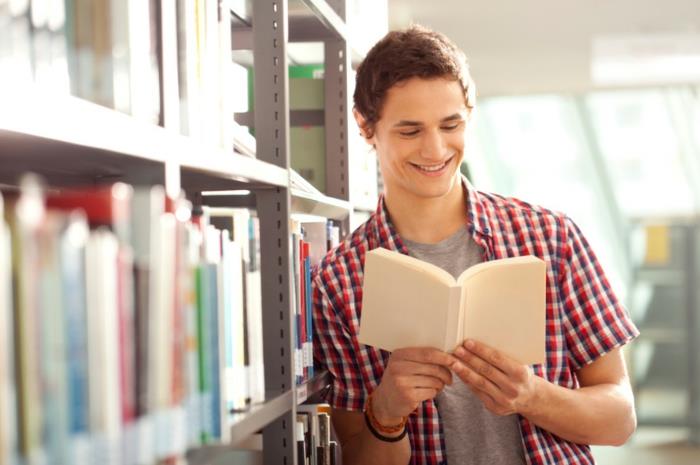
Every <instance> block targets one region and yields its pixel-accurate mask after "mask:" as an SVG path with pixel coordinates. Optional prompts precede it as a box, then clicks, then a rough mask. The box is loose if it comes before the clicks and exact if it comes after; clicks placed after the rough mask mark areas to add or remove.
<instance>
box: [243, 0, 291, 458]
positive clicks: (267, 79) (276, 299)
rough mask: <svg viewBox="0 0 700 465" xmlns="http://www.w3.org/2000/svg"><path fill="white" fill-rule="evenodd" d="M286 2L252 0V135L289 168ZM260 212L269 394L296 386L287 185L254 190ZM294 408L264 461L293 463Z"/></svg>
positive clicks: (272, 427)
mask: <svg viewBox="0 0 700 465" xmlns="http://www.w3.org/2000/svg"><path fill="white" fill-rule="evenodd" d="M287 29H288V21H287V1H286V0H256V1H255V2H253V51H254V57H255V58H254V59H255V63H254V65H255V135H256V140H257V156H258V158H259V159H261V160H264V161H266V162H269V163H272V164H274V165H277V166H280V167H283V168H288V167H289V134H288V128H289V83H288V76H287V52H286V45H287V38H288V31H287ZM257 208H258V213H259V216H260V241H261V266H262V293H263V294H262V304H263V328H264V331H263V339H264V356H265V391H266V396H267V398H271V397H274V396H277V395H280V394H282V393H283V392H285V391H289V390H290V389H293V388H294V382H293V380H294V378H293V372H292V367H293V364H292V344H293V342H292V319H291V314H292V312H291V307H290V298H289V296H290V276H289V273H290V263H289V261H290V256H291V254H290V248H289V221H288V218H289V211H290V198H289V189H288V188H286V187H279V188H275V189H272V190H261V191H259V192H258V193H257ZM294 418H295V409H294V408H293V407H292V408H291V410H289V411H287V412H285V413H283V414H282V415H281V416H280V417H279V418H278V419H277V420H276V421H274V422H272V423H270V424H269V425H268V426H267V427H265V429H264V430H263V460H264V463H266V464H269V465H272V464H275V465H294V464H295V444H294Z"/></svg>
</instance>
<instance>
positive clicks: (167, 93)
mask: <svg viewBox="0 0 700 465" xmlns="http://www.w3.org/2000/svg"><path fill="white" fill-rule="evenodd" d="M160 6H161V11H160V14H161V18H160V19H161V43H162V47H161V54H162V57H161V60H162V61H161V62H162V73H163V79H162V82H163V125H164V126H165V128H166V129H169V130H171V131H173V132H178V133H179V132H180V98H179V83H178V55H177V53H178V50H177V48H178V47H177V11H176V4H175V1H174V0H163V1H161V2H160Z"/></svg>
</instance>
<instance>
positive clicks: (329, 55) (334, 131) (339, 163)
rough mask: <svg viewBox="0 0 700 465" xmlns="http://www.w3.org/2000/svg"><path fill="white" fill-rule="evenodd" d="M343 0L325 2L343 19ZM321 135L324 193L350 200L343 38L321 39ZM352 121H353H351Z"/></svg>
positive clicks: (348, 98)
mask: <svg viewBox="0 0 700 465" xmlns="http://www.w3.org/2000/svg"><path fill="white" fill-rule="evenodd" d="M345 3H346V2H345V0H330V1H329V2H328V4H329V5H330V6H331V7H332V8H333V9H334V10H335V12H336V13H337V14H338V16H340V18H341V19H342V20H343V21H345V20H346V19H347V14H346V13H347V8H346V4H345ZM324 55H325V56H324V59H325V62H324V63H325V68H324V85H325V112H324V114H325V135H326V194H327V195H329V196H331V197H335V198H337V199H341V200H350V176H349V173H350V169H349V168H350V162H351V161H350V157H349V153H350V152H349V150H348V129H349V127H351V125H350V123H351V121H349V118H350V117H351V114H350V109H351V108H352V106H351V96H350V95H348V74H349V73H350V70H351V64H350V47H349V44H348V41H347V38H345V39H341V38H332V39H327V40H326V41H325V42H324ZM352 124H354V123H352ZM349 227H350V221H349V218H348V219H346V220H344V221H342V222H341V225H340V228H341V234H342V235H345V234H347V233H348V232H349Z"/></svg>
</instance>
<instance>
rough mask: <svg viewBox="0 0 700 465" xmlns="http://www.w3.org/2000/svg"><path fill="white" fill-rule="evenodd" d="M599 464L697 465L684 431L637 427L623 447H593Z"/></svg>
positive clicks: (696, 449) (699, 458) (698, 455)
mask: <svg viewBox="0 0 700 465" xmlns="http://www.w3.org/2000/svg"><path fill="white" fill-rule="evenodd" d="M593 455H594V456H595V458H596V463H597V464H598V465H627V464H629V465H632V464H633V465H700V446H693V445H691V444H690V443H689V441H688V431H687V430H685V429H681V428H677V429H668V428H666V429H661V428H650V427H640V428H638V429H637V432H636V433H635V434H634V436H633V437H632V438H631V439H630V441H629V442H628V443H627V444H625V445H624V446H622V447H593Z"/></svg>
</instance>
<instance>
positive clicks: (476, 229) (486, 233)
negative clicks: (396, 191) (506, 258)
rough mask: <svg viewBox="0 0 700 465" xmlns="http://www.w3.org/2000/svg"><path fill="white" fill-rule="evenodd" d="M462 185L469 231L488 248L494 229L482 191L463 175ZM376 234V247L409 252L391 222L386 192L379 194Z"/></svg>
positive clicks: (375, 223) (375, 221)
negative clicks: (385, 198)
mask: <svg viewBox="0 0 700 465" xmlns="http://www.w3.org/2000/svg"><path fill="white" fill-rule="evenodd" d="M461 182H462V187H463V188H464V189H466V192H467V195H466V196H465V198H466V202H465V205H464V208H466V210H467V217H468V218H469V220H468V221H469V224H468V228H469V232H470V234H471V235H472V236H473V237H474V238H475V240H476V241H477V242H478V243H480V244H482V245H483V246H484V247H485V248H486V249H487V250H489V249H490V244H491V241H492V234H493V230H492V228H491V223H490V221H489V218H488V215H487V213H486V209H485V208H484V205H483V203H482V202H481V199H480V193H479V192H478V191H477V190H476V189H475V188H474V186H472V185H471V183H470V182H469V180H468V179H467V178H466V177H464V176H462V177H461ZM374 235H375V240H376V242H375V244H373V247H372V248H375V247H384V248H385V249H389V250H398V251H400V252H401V253H404V254H408V250H407V249H406V246H405V245H404V244H403V242H402V241H401V238H400V237H399V234H398V232H397V231H396V228H394V225H393V224H392V223H391V218H390V216H389V212H388V211H387V209H386V204H385V202H384V194H381V195H380V196H379V202H378V204H377V210H376V211H375V213H374Z"/></svg>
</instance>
